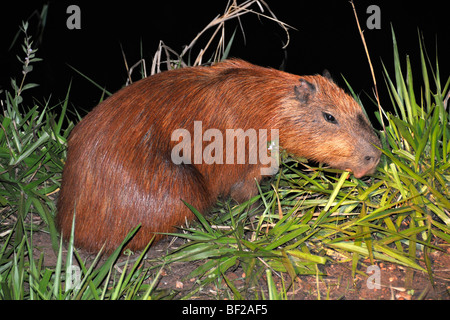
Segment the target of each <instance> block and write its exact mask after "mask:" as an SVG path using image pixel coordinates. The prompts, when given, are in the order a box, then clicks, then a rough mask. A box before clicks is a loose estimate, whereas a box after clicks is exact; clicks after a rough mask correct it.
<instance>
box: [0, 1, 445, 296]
mask: <svg viewBox="0 0 450 320" xmlns="http://www.w3.org/2000/svg"><path fill="white" fill-rule="evenodd" d="M255 3H257V2H255V1H247V2H245V7H243V8H241V9H239V10H237V9H236V8H234V7H233V5H235V3H234V2H231V3H230V5H229V6H228V7H227V10H226V11H225V14H224V15H223V16H219V17H218V18H216V19H215V20H213V21H215V22H212V23H211V24H210V25H209V26H210V27H212V26H213V27H216V28H222V29H214V30H215V31H214V33H213V37H212V38H211V40H210V41H208V45H209V44H210V43H211V41H212V39H213V38H214V37H215V35H217V34H222V37H221V38H220V40H219V43H220V44H219V45H218V48H219V49H218V50H214V53H213V54H212V56H211V57H212V58H211V59H212V60H214V59H216V58H217V57H220V59H223V58H225V57H226V55H227V54H228V52H229V49H230V46H231V43H232V39H233V37H234V35H233V36H231V38H230V39H231V40H230V41H229V43H227V44H226V43H225V42H224V41H225V37H224V35H225V31H224V24H223V23H224V22H225V21H227V20H228V19H229V18H230V15H232V14H234V17H235V18H239V17H240V16H241V14H242V13H243V12H250V11H249V10H250V9H249V6H250V5H253V4H255ZM252 12H253V11H252ZM268 12H269V13H271V17H272V18H273V19H275V18H276V17H275V15H273V13H272V12H271V11H270V10H269V11H268ZM282 26H283V27H286V25H284V24H282ZM27 30H28V25H27V24H26V23H25V24H23V26H22V28H21V32H22V35H23V37H24V42H23V46H22V48H23V52H22V53H21V54H22V56H23V57H24V58H19V61H20V63H21V65H22V71H23V72H22V74H21V78H20V79H19V80H14V79H13V80H12V81H11V86H12V91H11V92H9V91H6V92H2V93H1V94H2V98H1V102H2V106H3V114H2V115H1V116H0V124H1V130H0V166H1V168H0V185H1V187H0V205H1V208H2V209H1V215H0V221H1V224H0V298H1V299H17V300H22V299H27V300H28V299H29V300H49V299H56V300H68V299H83V300H92V299H98V300H115V299H133V300H134V299H161V298H166V299H170V298H174V297H176V298H181V299H189V298H191V297H194V296H196V295H197V294H198V293H199V292H200V290H201V289H202V288H204V287H205V286H208V285H210V284H216V285H222V286H224V287H225V288H226V290H225V291H226V297H228V298H234V299H247V298H254V299H287V298H288V292H289V291H290V290H294V288H295V286H296V279H298V277H299V276H307V277H314V278H315V279H320V277H322V276H323V275H324V273H323V271H322V270H324V269H323V266H325V265H326V264H328V263H342V262H345V263H348V262H350V263H351V266H352V267H351V268H352V274H353V276H354V277H355V276H356V275H357V274H362V275H365V274H364V272H363V271H361V267H362V266H366V265H367V264H368V263H369V264H374V263H376V262H379V261H386V262H390V263H394V264H397V265H401V266H404V267H406V270H407V272H408V273H409V274H412V273H413V272H414V270H416V271H419V272H424V273H427V274H428V276H429V279H430V282H431V283H433V281H434V276H435V274H434V271H433V265H432V263H431V259H430V253H431V252H432V251H434V250H442V247H443V246H442V244H445V245H448V243H449V242H450V241H449V240H450V202H449V187H450V174H449V170H448V169H449V152H450V151H449V149H450V148H449V137H450V127H449V121H448V112H447V110H446V108H447V107H448V106H447V103H448V99H449V85H450V78H447V79H446V81H445V82H441V79H442V75H441V74H440V71H439V64H438V58H437V57H436V58H435V59H434V64H433V62H432V60H431V59H430V58H429V56H428V54H427V52H426V51H425V48H423V47H422V41H420V39H419V43H420V45H421V47H420V61H421V64H420V66H418V69H420V73H421V75H422V78H421V79H420V81H421V85H420V87H418V86H417V79H414V77H413V72H412V66H411V63H410V60H409V58H407V59H406V61H405V62H404V63H402V61H401V59H400V56H399V54H398V50H397V39H396V37H395V34H394V32H393V31H392V39H393V51H394V55H393V61H394V70H393V71H388V70H387V69H386V68H385V67H384V66H383V71H384V80H385V84H386V87H387V88H388V91H389V96H390V101H389V102H385V103H386V104H387V105H389V106H392V111H387V110H384V109H383V108H381V106H380V105H379V111H378V113H377V117H378V119H379V121H380V124H382V127H383V128H384V129H383V130H382V131H380V132H379V134H380V136H381V140H382V142H383V147H382V151H383V159H382V163H381V164H380V166H379V169H378V172H377V173H376V174H375V175H374V176H372V177H370V178H369V179H364V180H363V179H356V178H354V177H353V176H351V175H350V174H349V173H348V172H342V171H339V170H333V169H328V168H323V167H308V165H307V164H305V163H302V162H301V161H298V159H293V158H290V157H287V156H286V157H285V158H284V159H283V160H284V161H283V162H282V167H281V170H280V172H279V174H278V175H277V176H276V177H274V178H273V179H272V180H270V181H268V182H267V183H264V184H262V185H261V186H258V187H259V190H260V193H259V195H258V196H256V197H254V198H253V199H250V200H249V201H248V202H247V203H243V204H234V203H231V202H229V201H225V202H224V203H221V204H219V205H218V206H217V207H216V209H215V210H214V212H213V213H212V215H209V216H207V217H204V216H202V215H201V214H200V213H199V212H198V211H197V210H196V209H195V208H193V207H190V205H189V204H186V205H187V206H189V207H190V209H191V210H192V211H193V212H194V213H195V214H196V216H197V218H198V221H199V223H198V224H195V225H194V226H187V227H185V228H184V230H182V232H180V233H177V234H176V236H178V237H180V238H184V239H186V240H187V241H186V242H185V244H184V245H182V246H181V247H180V248H178V249H177V250H175V251H173V252H171V253H170V254H168V255H165V256H163V257H161V258H160V259H157V260H155V261H153V262H154V264H153V266H151V267H145V268H144V267H143V261H144V257H145V253H146V251H147V250H144V252H142V253H140V254H139V255H138V256H137V257H134V256H133V259H131V253H129V258H128V259H127V260H126V262H125V265H119V264H118V257H119V253H120V252H121V249H122V247H123V245H122V246H120V247H119V248H117V250H116V251H115V252H114V253H113V254H112V255H111V256H109V257H108V258H107V259H99V256H98V257H96V258H95V259H94V260H93V261H92V262H91V263H90V264H89V265H88V264H87V263H86V262H85V261H83V259H82V258H81V257H80V255H79V254H78V252H77V251H76V250H75V249H74V248H73V246H72V245H71V243H69V244H68V245H67V254H63V251H62V244H61V242H60V240H59V238H58V235H57V232H56V229H55V226H54V222H53V218H54V215H55V197H54V196H55V194H56V193H57V191H58V188H59V183H60V178H61V171H62V168H63V166H64V159H65V155H66V154H65V148H66V140H67V137H68V135H69V133H70V130H71V129H72V128H73V126H74V123H72V122H71V121H70V120H69V119H68V117H67V108H68V101H69V95H70V87H69V89H68V90H67V95H66V99H65V100H64V101H63V102H62V103H60V104H57V105H54V106H51V105H50V103H49V102H46V103H45V104H43V105H35V106H33V107H31V108H28V107H26V106H25V98H26V97H25V95H24V93H26V92H28V90H31V89H32V88H33V87H35V86H36V85H35V84H31V83H27V81H26V80H27V75H28V74H29V73H30V72H32V70H33V68H32V66H33V64H35V63H38V62H39V59H38V58H36V51H37V50H36V49H34V48H33V46H32V39H31V38H30V37H29V36H28V34H27ZM204 31H205V30H204ZM204 31H202V32H201V33H200V35H201V34H203V33H204ZM196 39H197V38H196ZM194 44H195V39H194V41H193V42H192V43H191V45H190V50H192V48H193V45H194ZM160 48H161V50H162V51H165V52H166V53H170V52H172V51H171V50H169V49H167V48H164V47H160ZM162 51H160V52H162ZM186 52H187V51H186ZM205 52H206V50H200V53H199V55H198V56H197V58H196V59H195V63H199V62H200V61H202V59H203V58H202V57H203V55H204V54H205ZM217 52H221V54H220V55H217V54H216V53H217ZM184 54H187V53H183V54H180V55H176V57H175V58H173V56H172V57H171V56H167V57H166V59H165V61H166V62H167V64H168V66H171V67H173V66H182V65H183V63H184V62H183V61H182V58H183V56H184ZM190 55H191V53H189V56H190ZM155 56H157V55H155ZM160 57H161V56H160ZM176 59H180V60H176ZM162 61H164V59H160V60H159V61H156V62H155V61H153V66H152V70H157V69H158V68H159V66H160V65H161V63H163V62H162ZM155 63H156V64H155ZM133 67H134V66H133ZM131 69H133V68H131ZM131 69H130V70H131ZM142 70H143V69H142ZM130 73H131V72H130ZM130 79H131V74H130ZM413 80H414V84H413ZM417 88H419V89H417ZM349 90H350V92H353V90H352V88H351V87H350V85H349ZM354 97H355V99H357V101H359V98H358V97H357V96H356V95H354ZM359 102H360V101H359ZM56 110H59V111H58V112H56ZM136 231H137V230H134V231H133V232H132V233H130V234H129V235H128V237H127V239H128V238H129V237H132V236H133V234H134V232H136ZM37 232H48V233H49V234H50V235H51V239H52V245H53V248H54V250H55V252H57V262H56V265H55V266H54V267H46V266H45V264H44V259H45V256H44V255H43V254H40V255H38V256H37V255H36V253H35V251H34V246H35V245H34V243H33V239H34V235H35V234H36V233H37ZM127 239H124V243H125V242H126V241H127ZM193 261H197V262H201V263H200V265H199V267H197V268H195V269H193V271H192V272H191V273H190V274H189V275H188V276H187V278H188V279H190V278H195V279H197V281H196V285H195V286H194V287H193V289H192V290H190V291H189V292H183V294H182V295H180V294H178V295H177V292H176V291H173V292H165V291H161V290H158V284H159V279H160V276H161V272H162V270H163V268H164V267H166V266H170V265H171V264H172V263H174V262H193ZM367 261H369V262H367ZM155 263H156V264H155ZM74 265H76V266H79V267H74ZM237 267H240V268H242V270H243V272H244V273H245V275H246V276H245V279H244V282H245V286H244V289H242V288H240V287H239V288H238V287H237V286H236V285H235V283H234V282H233V280H232V279H230V278H229V276H228V275H227V271H230V270H235V269H236V268H237ZM118 270H120V271H118ZM280 274H284V275H287V277H280ZM366 276H367V275H366ZM276 279H282V280H281V284H282V285H281V287H279V286H277V285H276V284H277V283H278V282H279V281H277V280H276ZM285 279H288V280H285ZM318 281H319V280H317V283H318ZM262 285H264V287H266V288H267V291H265V290H260V288H261V286H262ZM219 298H223V296H219ZM318 298H320V296H319V297H318Z"/></svg>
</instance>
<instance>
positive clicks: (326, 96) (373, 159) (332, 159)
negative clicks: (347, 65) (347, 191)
mask: <svg viewBox="0 0 450 320" xmlns="http://www.w3.org/2000/svg"><path fill="white" fill-rule="evenodd" d="M293 95H294V98H293V99H290V102H289V103H287V104H285V107H284V108H283V111H282V112H283V114H284V115H283V118H284V121H288V122H289V124H288V125H287V127H288V128H290V129H289V130H283V128H281V130H280V142H281V145H282V146H283V147H284V148H286V150H288V151H289V152H292V153H293V154H298V155H302V156H304V157H306V158H308V159H310V160H315V161H318V162H323V163H326V164H328V165H330V166H331V167H333V168H337V169H342V170H347V171H351V172H353V175H354V176H355V177H357V178H360V177H362V176H365V175H367V174H371V173H373V172H374V171H375V169H376V166H377V164H378V162H379V160H380V156H381V151H380V150H379V149H377V147H380V146H381V144H380V140H379V139H378V137H377V136H376V135H375V133H374V130H373V128H372V127H371V125H370V123H369V122H368V120H367V118H366V116H365V114H364V112H363V110H362V108H361V107H360V106H359V104H358V103H357V102H356V101H355V100H354V99H353V98H352V97H350V96H349V95H348V94H346V93H345V92H344V91H343V90H342V89H341V88H339V87H338V86H337V85H336V84H335V83H334V82H333V81H332V80H331V79H329V78H328V77H322V76H305V77H301V78H299V79H298V85H296V86H295V87H294V93H293Z"/></svg>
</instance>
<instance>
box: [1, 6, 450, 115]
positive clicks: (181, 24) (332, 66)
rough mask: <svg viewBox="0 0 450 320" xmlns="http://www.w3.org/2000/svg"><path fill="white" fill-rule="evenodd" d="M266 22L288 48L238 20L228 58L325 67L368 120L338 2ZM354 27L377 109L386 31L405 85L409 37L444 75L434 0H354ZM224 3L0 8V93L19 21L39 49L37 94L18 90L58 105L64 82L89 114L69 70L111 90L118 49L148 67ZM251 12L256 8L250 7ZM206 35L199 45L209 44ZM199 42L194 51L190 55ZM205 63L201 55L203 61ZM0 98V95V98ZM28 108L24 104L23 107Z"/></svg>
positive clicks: (363, 83)
mask: <svg viewBox="0 0 450 320" xmlns="http://www.w3.org/2000/svg"><path fill="white" fill-rule="evenodd" d="M266 2H267V3H268V4H269V6H270V8H271V9H272V11H273V12H274V13H275V15H276V16H277V17H278V18H279V19H280V20H282V21H284V22H286V23H287V24H289V25H291V26H292V27H294V28H296V29H297V30H290V36H291V39H290V44H289V46H288V47H287V49H286V52H284V51H283V50H282V44H283V42H285V41H286V34H285V32H284V30H283V29H281V28H280V27H278V25H277V24H276V23H274V22H271V21H269V20H266V19H263V18H261V19H258V18H257V17H256V16H255V15H245V16H243V17H242V19H241V22H242V25H243V27H244V31H245V40H246V41H245V42H244V37H243V35H242V33H241V32H240V31H239V30H238V31H237V35H236V38H235V41H234V44H233V47H232V50H231V53H230V56H232V57H239V58H242V59H245V60H248V61H250V62H252V63H255V64H259V65H262V66H271V67H275V68H279V67H280V65H281V64H282V62H283V59H284V57H285V56H287V60H286V62H287V64H286V67H285V70H286V71H288V72H290V73H295V74H302V75H304V74H316V73H322V71H323V70H324V69H328V70H329V71H330V72H331V74H332V75H333V77H334V78H335V80H336V82H338V84H339V85H341V86H343V87H344V86H345V83H344V82H343V80H342V77H341V75H344V76H345V78H346V79H347V80H348V81H349V83H350V84H351V85H352V87H353V89H354V90H355V91H356V92H357V93H359V94H360V95H361V97H362V99H363V102H364V104H365V106H366V109H367V110H368V112H371V111H372V110H375V109H376V107H375V106H374V105H373V104H372V103H371V102H370V100H369V99H368V98H367V95H366V93H368V94H370V95H372V87H373V84H372V78H371V74H370V69H369V65H368V62H367V58H366V54H365V52H364V48H363V45H362V42H361V38H360V35H359V32H358V29H357V26H356V23H355V17H354V13H353V10H352V7H351V5H350V3H349V2H348V1H347V0H329V1H301V0H300V1H285V0H276V1H274V0H266ZM354 2H355V5H356V9H357V12H358V16H359V20H360V23H361V27H362V28H363V29H365V31H364V34H365V37H366V41H367V44H368V47H369V50H370V54H371V58H372V62H373V64H374V67H375V70H376V75H377V81H378V85H379V88H380V93H381V102H382V104H383V105H384V106H385V107H386V108H389V104H390V101H389V97H388V95H387V93H386V90H385V89H384V87H385V84H384V80H383V75H382V72H381V71H382V66H381V60H382V61H383V62H384V63H385V65H386V67H387V68H388V70H389V71H391V72H392V71H393V58H392V57H393V53H392V36H391V25H392V26H393V28H394V30H395V33H396V36H397V41H398V44H399V48H400V57H401V59H402V61H403V62H404V61H405V56H406V54H408V55H410V58H411V62H412V67H413V70H415V71H416V73H417V75H416V79H415V85H420V81H421V74H420V60H419V59H420V56H419V51H418V50H419V30H420V32H422V33H423V35H424V38H425V43H426V48H427V51H428V53H429V55H430V58H431V60H432V62H433V63H434V60H435V59H434V58H435V55H436V47H437V48H438V54H439V57H440V59H439V66H440V72H441V77H442V79H441V82H442V83H445V82H446V81H447V79H448V75H449V64H450V63H449V59H448V57H450V45H449V44H450V43H449V34H450V32H449V31H450V27H449V22H448V21H449V20H448V10H447V6H446V4H445V2H443V1H434V0H433V1H432V0H428V1H420V2H419V1H362V0H355V1H354ZM44 3H47V4H49V10H48V17H47V21H46V26H45V29H44V30H43V32H42V33H39V30H38V29H37V22H38V19H37V17H36V15H33V12H35V11H36V10H37V11H40V10H42V5H43V4H44ZM71 4H77V5H78V6H79V7H80V9H81V30H69V29H67V27H66V20H67V18H68V17H69V14H67V13H66V9H67V7H68V6H69V5H71ZM226 4H227V1H226V0H209V1H195V0H192V1H169V0H165V1H141V2H139V1H121V2H117V1H108V2H105V1H89V2H88V1H71V2H69V1H25V2H23V1H14V2H7V1H3V3H2V4H1V5H0V35H1V44H0V45H1V47H0V89H8V90H9V89H10V78H11V77H15V78H16V79H20V78H21V70H22V69H21V68H22V66H21V64H20V63H19V62H18V61H17V58H16V55H17V54H19V55H20V56H21V57H22V58H23V52H22V49H21V48H20V45H21V44H22V42H23V37H22V35H20V37H19V38H18V41H17V43H16V44H15V45H14V47H13V48H12V49H11V50H9V51H8V48H9V46H10V45H11V43H12V41H13V39H14V36H15V35H16V33H17V31H18V30H19V26H20V25H21V21H22V20H27V19H28V18H29V17H31V18H30V20H29V21H30V32H29V33H30V35H35V36H37V35H38V34H41V35H42V37H41V38H39V39H38V38H37V37H34V40H35V43H36V44H37V45H38V49H39V51H38V52H37V56H38V57H40V58H43V59H44V61H42V62H39V63H35V64H34V67H35V69H34V70H33V72H31V73H30V75H29V78H28V79H27V82H35V83H38V84H39V85H40V86H39V88H35V89H33V90H32V91H31V90H30V91H27V92H26V95H27V96H26V98H27V97H30V96H31V97H33V98H34V99H35V102H36V103H41V104H43V103H44V102H45V101H46V100H48V99H49V97H50V105H56V104H57V103H58V102H60V101H61V100H63V99H64V97H65V95H66V92H67V89H68V87H69V83H70V82H71V81H72V89H71V93H70V103H71V107H72V108H77V110H81V109H85V110H90V109H92V107H94V106H95V105H96V104H97V103H98V101H99V99H100V97H101V94H102V92H101V90H99V89H98V88H96V87H95V86H94V85H92V84H91V83H89V82H88V81H87V80H86V79H84V78H82V77H81V76H80V75H78V74H77V73H76V72H74V71H73V70H72V69H71V68H69V67H68V65H71V66H73V67H74V68H76V69H78V70H79V71H81V72H83V73H84V74H85V75H87V76H89V77H90V78H91V79H93V80H94V81H95V82H97V83H98V84H99V85H101V86H104V87H105V88H106V89H107V90H109V91H111V92H115V91H117V90H118V89H119V88H120V87H122V86H123V85H124V84H125V81H126V77H127V74H126V70H125V66H124V62H123V57H122V52H121V47H120V46H122V48H123V50H124V52H125V54H126V57H127V60H128V64H129V65H132V64H134V63H135V62H137V61H138V60H139V59H140V58H141V52H140V51H141V48H140V47H141V43H142V46H143V57H144V58H145V59H146V60H147V66H148V68H149V67H150V65H151V59H152V57H153V56H152V55H153V54H154V52H155V50H156V49H157V46H158V43H159V40H163V41H164V42H165V43H166V44H167V45H168V46H170V47H171V48H173V49H174V50H176V51H177V52H181V50H182V47H183V45H186V44H188V43H190V41H191V40H192V39H193V38H194V37H195V36H196V35H197V33H198V32H200V31H201V30H202V29H203V28H204V27H205V26H206V25H207V24H208V23H209V22H210V21H211V20H212V19H213V18H214V17H216V16H217V15H219V14H222V13H223V11H224V10H225V7H226ZM371 4H376V5H378V6H379V7H380V9H381V29H380V30H369V29H368V28H367V27H366V20H367V19H368V17H369V16H370V14H367V13H366V9H367V7H368V6H369V5H371ZM254 9H256V8H254ZM236 26H237V21H231V22H228V24H227V28H226V30H227V33H228V34H227V36H230V35H231V34H232V32H233V31H234V30H235V28H236ZM211 34H212V31H210V32H208V33H207V34H206V35H205V37H204V39H209V36H210V35H211ZM201 45H202V43H200V44H199V45H197V47H196V48H197V50H194V52H193V53H194V55H197V53H198V49H200V48H201V47H202V46H201ZM207 57H209V54H208V55H207ZM2 99H3V97H2ZM28 101H29V100H28Z"/></svg>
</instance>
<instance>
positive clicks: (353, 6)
mask: <svg viewBox="0 0 450 320" xmlns="http://www.w3.org/2000/svg"><path fill="white" fill-rule="evenodd" d="M350 3H351V5H352V8H353V13H354V14H355V19H356V24H357V25H358V30H359V34H360V35H361V40H362V43H363V45H364V50H365V51H366V55H367V60H368V61H369V66H370V72H371V73H372V80H373V85H374V87H375V88H374V89H375V98H376V99H377V104H378V110H379V111H380V119H381V125H382V126H383V131H386V127H385V126H384V120H383V114H384V113H383V111H382V109H381V103H380V97H379V95H378V87H377V80H376V78H375V72H374V71H373V66H372V60H371V59H370V54H369V50H368V49H367V44H366V39H365V38H364V33H363V31H362V30H361V26H360V24H359V20H358V14H357V13H356V9H355V5H354V3H353V0H350Z"/></svg>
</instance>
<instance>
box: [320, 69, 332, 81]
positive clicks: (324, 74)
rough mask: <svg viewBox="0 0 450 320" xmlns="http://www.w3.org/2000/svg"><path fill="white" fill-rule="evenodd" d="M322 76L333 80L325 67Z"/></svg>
mask: <svg viewBox="0 0 450 320" xmlns="http://www.w3.org/2000/svg"><path fill="white" fill-rule="evenodd" d="M322 76H323V77H325V78H327V79H328V80H330V81H333V82H334V80H333V77H332V76H331V73H330V71H328V70H327V69H325V70H323V72H322Z"/></svg>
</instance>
